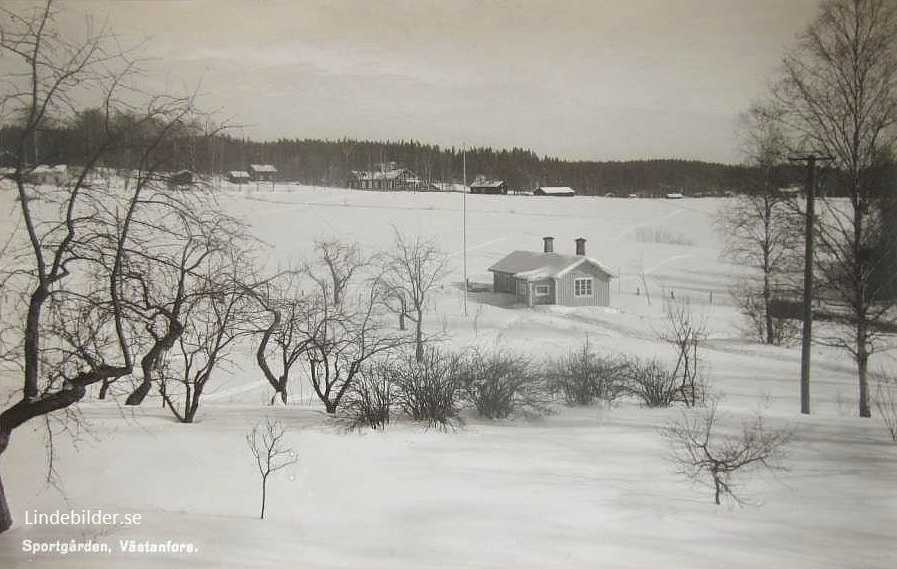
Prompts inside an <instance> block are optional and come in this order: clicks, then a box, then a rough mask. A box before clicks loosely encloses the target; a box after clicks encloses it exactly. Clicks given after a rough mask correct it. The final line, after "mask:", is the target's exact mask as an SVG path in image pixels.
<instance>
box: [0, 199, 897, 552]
mask: <svg viewBox="0 0 897 569" xmlns="http://www.w3.org/2000/svg"><path fill="white" fill-rule="evenodd" d="M218 194H219V196H218V199H219V204H220V207H221V208H222V209H223V210H225V211H227V212H230V213H232V214H234V215H236V216H238V217H240V218H241V219H243V220H244V221H245V222H246V223H247V224H248V225H249V226H250V227H251V228H252V231H253V233H254V235H255V236H256V237H257V238H258V239H259V245H258V248H257V251H258V257H259V261H260V262H261V263H263V264H265V265H266V266H267V268H268V269H271V270H274V269H283V268H286V267H290V266H295V265H297V264H298V263H299V262H300V261H301V259H302V258H303V257H304V256H305V255H307V254H309V252H310V251H311V245H312V242H313V241H314V240H315V239H325V238H338V239H340V240H344V241H357V242H358V243H359V244H360V245H361V247H362V248H363V249H364V250H365V251H368V252H370V253H374V252H377V251H380V250H383V249H384V248H386V247H388V246H389V244H390V243H391V242H392V239H393V228H396V229H398V230H399V231H401V232H403V233H404V234H408V235H415V234H420V235H427V236H432V237H433V238H435V239H436V240H437V241H438V242H439V243H440V244H441V246H442V247H443V249H444V250H445V252H446V253H448V254H449V255H450V259H451V260H450V268H451V270H450V274H449V276H448V278H447V279H446V281H445V283H444V285H443V286H442V287H441V288H440V289H439V290H438V292H437V295H436V298H435V303H434V306H433V308H432V310H431V311H430V312H429V313H428V318H429V321H428V322H427V328H428V331H429V332H440V333H441V334H442V335H443V336H444V337H445V344H446V346H447V347H450V348H463V347H467V346H478V347H481V348H483V349H489V350H501V351H506V352H511V353H515V354H520V355H521V356H525V357H532V358H537V359H538V358H546V357H550V356H555V355H559V354H561V353H563V352H565V351H567V350H569V349H571V348H573V347H576V346H578V345H580V344H581V343H582V342H583V341H584V340H586V339H588V342H589V344H590V345H591V346H592V347H593V348H594V349H595V350H597V351H598V352H601V353H606V354H629V355H633V356H640V357H647V358H651V357H656V358H658V359H659V360H661V361H669V360H671V359H673V358H674V357H675V353H674V352H673V351H671V348H670V346H669V345H668V344H667V343H665V342H663V341H662V340H660V339H659V338H658V334H659V332H660V331H661V330H662V329H663V326H664V323H665V320H664V318H665V316H664V303H663V299H664V298H666V297H670V296H675V297H676V298H679V299H682V298H688V299H689V300H690V302H691V305H692V307H693V309H694V310H695V313H696V314H697V315H699V316H700V317H701V318H702V319H703V320H704V321H705V322H706V325H707V329H708V333H709V337H708V339H707V341H706V343H705V347H704V348H703V350H704V351H703V357H704V361H705V369H704V373H705V375H706V378H707V382H708V386H709V388H710V389H711V390H712V392H713V393H714V394H716V395H718V396H719V397H720V398H721V400H720V404H719V413H720V426H721V428H722V429H724V430H726V431H728V432H735V431H737V430H738V429H739V428H740V425H741V423H742V422H743V421H745V420H747V419H749V418H750V417H751V416H752V415H753V414H754V413H755V412H757V411H758V410H762V411H763V413H764V414H765V416H766V419H767V421H768V422H769V424H770V425H772V426H774V427H782V428H790V427H794V428H796V432H797V440H796V441H795V442H793V443H792V444H791V445H790V447H789V455H788V457H787V458H786V460H785V464H786V466H787V467H788V469H787V470H785V471H779V472H776V473H769V472H759V473H757V474H754V475H752V476H749V477H746V478H744V479H743V482H744V487H743V493H744V495H745V496H746V497H747V498H749V503H748V504H747V505H745V506H743V507H740V506H737V505H733V504H731V503H730V504H727V505H723V506H716V505H714V504H713V503H712V501H711V491H710V489H709V488H707V487H703V486H696V485H695V484H693V483H692V482H690V481H689V480H686V479H684V478H682V477H681V476H679V475H677V473H676V471H675V468H674V466H673V464H672V463H671V462H670V460H668V457H669V454H670V451H669V448H668V446H667V445H666V443H665V441H664V439H663V437H662V436H661V430H662V429H663V427H664V426H665V425H667V424H668V423H669V422H670V421H672V420H675V419H676V418H677V417H679V416H680V413H681V412H682V409H681V408H679V407H676V406H674V407H671V408H668V409H647V408H644V407H642V406H640V405H638V404H637V403H636V402H635V401H633V400H623V401H621V402H619V403H617V404H614V405H612V406H594V407H586V408H573V407H566V406H563V405H561V404H558V405H557V406H556V407H555V412H554V413H553V414H551V415H548V416H546V417H543V418H541V419H537V420H533V421H527V420H523V419H518V420H502V421H497V422H491V421H487V420H485V419H482V418H480V417H477V416H476V415H475V414H473V413H472V412H467V413H466V415H465V424H464V425H463V426H462V427H460V428H458V429H457V430H449V431H445V432H443V431H439V430H433V429H427V428H425V426H422V425H419V424H415V423H412V422H401V421H400V422H394V423H393V424H391V425H390V426H388V427H387V428H386V429H385V431H383V432H380V431H370V430H361V431H356V432H347V431H346V430H345V429H344V428H343V427H341V426H339V425H337V424H335V423H334V422H333V421H332V420H330V418H328V417H327V416H326V414H325V413H324V412H323V407H322V406H321V404H320V402H318V400H317V399H316V398H315V397H314V395H313V393H312V392H311V389H310V387H309V386H308V385H307V381H303V382H295V383H294V385H293V386H292V391H291V393H290V397H291V403H290V404H289V405H287V406H286V407H284V406H282V405H281V406H269V405H268V404H267V402H268V400H269V399H270V397H271V389H270V387H269V386H268V384H267V383H266V382H265V380H264V378H263V377H262V375H261V373H260V372H259V371H258V369H257V368H256V367H255V363H254V359H253V357H254V350H253V348H252V346H249V345H246V346H243V347H241V348H240V352H239V357H238V358H237V361H235V365H233V366H230V367H227V368H225V369H222V370H221V372H220V373H219V375H220V376H219V377H216V378H215V379H214V380H213V382H212V384H211V387H210V390H209V392H208V394H207V396H206V398H205V399H204V404H203V407H202V408H201V410H200V412H199V416H198V421H197V423H195V424H187V425H185V424H179V423H176V422H174V421H173V420H172V419H171V416H170V414H169V413H168V412H167V411H166V410H165V409H163V408H162V407H161V404H160V402H159V400H158V399H153V398H149V399H148V400H147V401H146V402H145V403H144V404H143V405H142V406H141V407H137V408H130V407H129V408H125V407H123V406H120V404H118V403H115V402H111V401H99V400H97V399H96V396H95V394H91V396H90V397H89V398H88V400H86V401H84V402H83V403H82V404H80V405H79V409H80V415H79V419H80V420H79V421H74V420H73V421H69V422H68V423H67V425H68V426H69V429H68V431H66V432H60V423H59V422H56V421H54V420H52V419H51V421H50V423H49V425H50V427H51V428H52V430H53V431H54V432H55V433H56V434H55V435H54V437H55V438H56V440H57V444H56V449H57V455H56V456H55V457H54V459H53V463H52V466H53V472H54V476H53V480H54V482H55V485H48V484H47V483H46V481H45V478H46V473H47V460H48V459H47V456H45V455H41V454H36V453H34V452H33V449H34V448H35V445H29V444H26V443H27V442H28V441H39V440H42V439H46V438H47V436H48V435H47V424H45V423H43V422H41V421H33V422H32V423H31V424H29V425H26V426H25V427H23V428H20V429H18V430H17V431H16V432H15V433H14V434H13V437H12V441H11V443H10V446H9V449H8V450H7V451H6V453H5V454H4V456H3V461H2V464H0V467H2V469H3V471H2V473H3V481H4V486H5V490H6V494H7V497H8V499H9V501H10V505H11V507H12V510H13V515H14V516H15V518H16V525H15V526H14V527H13V528H12V529H11V530H10V531H7V532H5V533H3V534H0V567H3V568H25V567H29V568H32V567H38V568H40V567H45V568H49V567H53V568H57V567H61V568H120V567H136V568H142V567H146V568H151V567H245V568H253V569H255V568H284V569H285V568H296V567H302V568H305V567H308V568H330V567H332V568H337V567H339V568H356V567H357V568H372V567H373V568H408V569H412V568H424V567H434V568H435V567H445V568H450V567H451V568H455V567H492V568H499V567H508V568H510V567H513V568H524V567H531V568H547V567H577V568H583V567H706V568H719V567H744V568H756V567H783V568H786V567H787V568H820V567H830V568H840V567H857V568H874V567H878V568H886V567H893V566H894V564H895V562H897V543H895V541H894V539H893V528H895V527H897V492H895V490H894V488H895V487H897V445H895V444H894V443H893V442H892V441H891V439H890V437H889V435H888V433H887V432H886V431H885V429H884V427H883V426H882V424H881V423H880V421H879V419H878V418H873V419H871V420H870V419H866V420H864V419H858V418H856V417H855V414H856V381H855V375H854V371H853V367H852V365H851V361H850V359H849V358H848V357H847V356H846V354H845V353H844V352H839V351H835V350H833V349H829V348H823V347H818V348H816V349H815V351H814V352H813V369H812V390H813V391H812V404H813V414H812V415H809V416H802V415H800V414H799V412H798V410H799V399H798V393H799V390H798V376H799V360H800V354H799V350H798V349H797V348H786V347H771V346H763V345H758V344H753V343H750V342H747V341H745V340H743V339H742V334H741V333H740V328H741V327H742V326H743V324H744V323H743V321H742V320H741V316H740V315H739V314H738V312H737V309H736V308H735V306H734V305H733V301H732V299H731V297H730V295H729V290H730V287H731V286H732V285H733V283H734V282H735V276H736V275H738V274H739V273H740V271H741V269H740V268H739V267H736V266H733V265H731V264H729V263H727V262H725V261H724V260H722V259H721V258H720V250H721V244H722V239H721V236H720V235H719V234H718V233H717V231H716V230H715V227H714V221H715V219H716V212H717V210H718V209H719V208H720V207H723V206H724V205H725V203H726V202H725V200H723V199H682V200H659V199H658V200H650V199H625V198H592V197H575V198H567V199H558V198H539V197H533V196H481V195H467V196H466V198H465V197H464V196H462V194H460V193H398V194H386V193H379V192H361V191H350V190H343V189H331V188H313V187H304V186H289V185H278V186H277V187H276V189H274V190H273V191H272V190H269V189H261V190H259V189H256V188H255V187H248V188H247V187H243V188H237V187H236V186H230V185H227V184H223V185H222V187H220V188H219V190H218ZM462 200H466V208H467V215H466V225H467V263H468V275H469V277H470V280H471V281H474V282H478V283H491V275H490V273H489V272H488V268H489V266H490V265H492V264H493V263H495V262H496V261H497V260H499V259H500V258H502V257H503V256H505V255H506V254H508V253H510V252H511V251H514V250H531V251H539V250H540V248H541V246H542V237H544V236H553V237H554V238H555V241H554V243H555V250H556V251H558V252H561V253H567V254H572V253H573V243H574V239H576V238H579V237H583V238H585V239H587V243H586V250H587V254H588V255H589V256H591V257H594V258H595V259H597V260H598V261H600V262H601V263H602V264H604V265H605V266H607V267H609V268H610V269H611V270H612V271H613V272H615V273H616V275H617V276H618V277H619V278H617V279H614V280H612V281H611V306H610V307H608V308H600V307H587V308H566V307H538V308H534V309H530V308H526V307H521V306H516V305H513V304H512V302H511V301H510V300H509V299H508V298H507V297H504V296H502V295H498V294H494V293H490V292H472V293H469V295H468V298H467V307H466V312H467V315H466V316H465V306H464V294H463V292H462V290H463V287H462V286H461V282H462V265H461V259H462V255H461V248H462V203H464V202H463V201H462ZM0 205H2V212H3V223H6V221H7V219H8V212H9V211H10V209H11V208H12V207H13V206H14V205H15V204H14V202H13V196H12V195H11V193H10V192H0ZM878 357H879V359H878V360H875V361H873V364H872V367H873V369H877V368H882V367H885V368H888V369H894V362H893V360H892V359H891V357H890V356H887V355H884V356H878ZM10 384H13V385H14V384H15V382H10V381H6V380H4V382H3V387H4V389H8V386H9V385H10ZM4 396H5V395H4ZM266 416H268V417H272V418H276V419H278V420H280V421H281V422H282V423H283V425H284V426H285V427H286V428H287V429H288V431H287V435H286V443H287V444H288V445H289V446H290V448H292V449H294V450H295V451H296V453H297V457H298V462H297V463H296V464H294V465H292V466H289V467H287V468H286V469H284V470H283V471H281V472H278V473H276V474H275V475H273V477H272V478H271V480H270V482H269V485H268V493H269V497H268V515H267V519H265V520H259V519H258V504H259V491H260V489H259V481H258V477H259V474H258V471H257V470H256V469H255V464H254V461H253V458H252V456H251V454H250V453H249V450H248V449H247V445H246V440H245V436H246V433H247V432H248V431H249V429H251V427H252V424H253V423H254V422H256V421H258V420H259V419H263V418H264V417H266ZM71 439H75V440H77V444H76V445H72V444H69V442H70V440H71ZM63 441H64V442H63ZM57 510H59V511H60V512H62V513H66V512H69V511H72V510H73V511H75V512H81V511H82V510H91V511H97V510H102V511H103V512H105V513H110V514H116V515H118V518H121V519H123V518H124V516H125V515H128V516H130V518H129V519H131V520H134V519H135V518H134V516H135V515H136V514H139V516H140V518H139V520H140V523H139V524H133V523H132V524H129V525H122V524H116V525H60V524H43V525H36V524H28V523H26V522H27V520H28V519H31V520H33V519H34V516H35V515H36V514H37V513H52V512H55V511H57ZM169 540H171V542H172V543H173V544H174V545H173V546H172V547H174V548H175V549H177V547H178V544H182V545H183V547H182V549H187V547H186V546H187V545H189V546H190V547H189V549H190V550H192V552H188V551H182V552H178V553H172V552H170V551H169V552H166V551H164V550H163V551H162V552H147V551H145V550H144V548H145V547H149V548H150V549H153V548H158V547H159V543H162V544H167V543H168V541H169ZM57 541H58V542H59V543H60V544H68V543H71V542H72V541H74V542H75V543H76V544H83V543H87V542H90V543H91V547H93V546H99V545H105V546H108V551H106V550H102V551H100V552H97V553H85V552H69V553H66V554H62V552H61V551H59V547H62V545H59V546H56V550H55V551H47V552H31V551H25V549H27V548H28V547H31V546H33V545H34V544H53V543H56V542H57ZM146 544H148V545H146ZM48 547H49V546H48ZM166 547H167V546H166ZM100 549H103V548H102V547H101V548H100Z"/></svg>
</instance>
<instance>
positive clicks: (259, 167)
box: [249, 164, 277, 174]
mask: <svg viewBox="0 0 897 569" xmlns="http://www.w3.org/2000/svg"><path fill="white" fill-rule="evenodd" d="M249 170H250V171H251V172H256V173H265V174H276V173H277V168H275V167H274V165H273V164H250V165H249Z"/></svg>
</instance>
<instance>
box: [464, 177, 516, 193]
mask: <svg viewBox="0 0 897 569" xmlns="http://www.w3.org/2000/svg"><path fill="white" fill-rule="evenodd" d="M470 193H472V194H507V193H508V184H507V182H505V181H504V180H486V179H478V180H476V181H475V182H473V183H472V184H470Z"/></svg>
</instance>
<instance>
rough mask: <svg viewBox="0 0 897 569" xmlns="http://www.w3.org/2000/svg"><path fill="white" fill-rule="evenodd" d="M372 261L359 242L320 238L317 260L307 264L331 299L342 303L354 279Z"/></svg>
mask: <svg viewBox="0 0 897 569" xmlns="http://www.w3.org/2000/svg"><path fill="white" fill-rule="evenodd" d="M368 264H369V263H368V261H366V260H365V259H363V258H362V256H361V253H360V252H359V250H358V245H356V244H355V243H343V242H341V241H336V240H330V241H324V240H320V241H315V246H314V259H313V260H312V261H311V262H310V263H306V265H305V271H304V272H305V274H306V275H307V276H308V277H310V278H311V279H312V280H314V281H315V283H316V284H317V289H318V290H319V291H320V292H321V293H322V294H324V295H326V296H327V297H328V302H330V303H332V304H333V305H334V306H339V305H340V304H341V303H342V302H343V297H344V295H345V292H346V289H347V288H348V287H349V285H350V283H352V282H353V278H354V277H356V276H357V274H359V273H361V272H363V271H364V269H365V267H367V266H368Z"/></svg>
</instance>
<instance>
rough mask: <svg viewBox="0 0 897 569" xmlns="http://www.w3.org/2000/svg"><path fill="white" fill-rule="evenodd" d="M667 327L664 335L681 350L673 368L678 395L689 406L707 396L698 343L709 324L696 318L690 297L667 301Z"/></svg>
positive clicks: (676, 348)
mask: <svg viewBox="0 0 897 569" xmlns="http://www.w3.org/2000/svg"><path fill="white" fill-rule="evenodd" d="M666 314H667V329H666V330H665V331H663V332H662V333H661V334H660V338H661V339H662V340H664V341H666V342H668V343H669V344H670V345H672V346H673V347H674V348H675V350H676V352H677V356H678V357H677V359H676V366H675V368H674V369H673V371H672V376H673V378H674V379H675V380H676V381H677V382H678V384H679V386H678V388H677V391H678V394H677V399H679V400H681V401H682V402H683V403H685V404H686V405H687V406H688V407H694V406H695V405H697V404H698V403H701V402H703V400H704V386H703V384H702V382H701V377H700V358H699V356H698V346H699V345H700V344H701V342H702V341H703V340H704V338H705V337H706V335H707V334H706V326H705V324H704V322H703V321H701V320H698V319H696V318H695V315H694V313H693V312H692V309H691V303H690V302H689V301H688V299H684V300H682V299H672V298H671V299H668V300H667V301H666Z"/></svg>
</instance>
